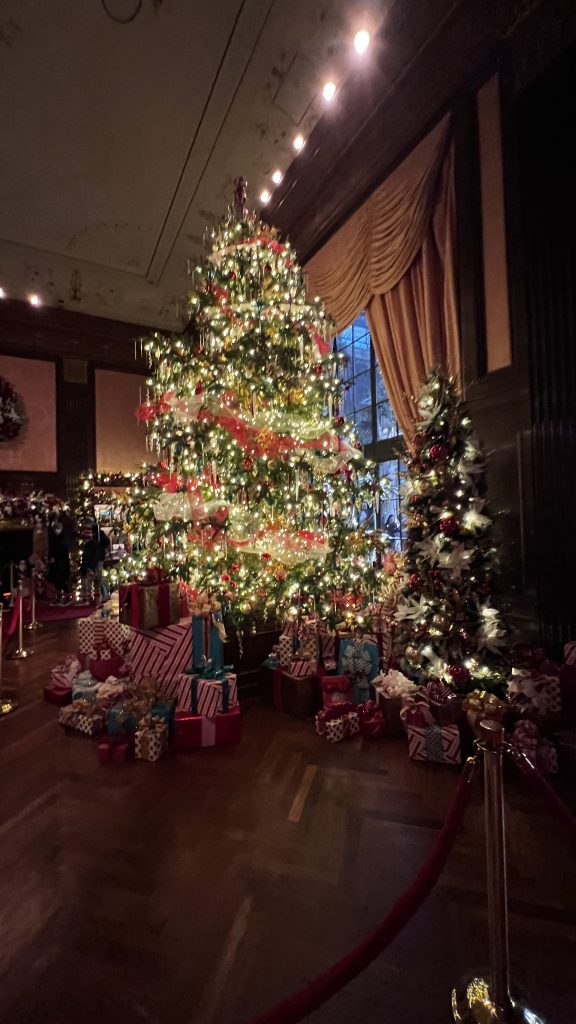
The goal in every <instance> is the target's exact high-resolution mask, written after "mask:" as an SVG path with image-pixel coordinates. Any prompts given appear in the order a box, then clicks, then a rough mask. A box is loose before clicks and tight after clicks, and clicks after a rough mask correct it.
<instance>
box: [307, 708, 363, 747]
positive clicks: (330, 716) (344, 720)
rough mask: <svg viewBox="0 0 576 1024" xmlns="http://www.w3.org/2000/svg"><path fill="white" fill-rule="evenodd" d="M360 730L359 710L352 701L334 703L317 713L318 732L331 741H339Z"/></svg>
mask: <svg viewBox="0 0 576 1024" xmlns="http://www.w3.org/2000/svg"><path fill="white" fill-rule="evenodd" d="M359 730H360V723H359V720H358V712H357V710H356V708H355V707H354V705H353V704H352V702H351V701H344V702H342V703H341V704H334V705H333V706H332V707H331V708H324V709H323V710H322V711H319V712H318V714H317V715H316V732H317V733H318V735H319V736H324V737H325V738H326V739H327V740H328V742H329V743H339V742H340V740H343V739H346V738H347V737H349V736H354V735H355V733H357V732H359Z"/></svg>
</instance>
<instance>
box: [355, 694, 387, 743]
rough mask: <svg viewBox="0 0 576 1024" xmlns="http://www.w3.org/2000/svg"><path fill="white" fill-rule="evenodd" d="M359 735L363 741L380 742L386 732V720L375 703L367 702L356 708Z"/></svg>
mask: <svg viewBox="0 0 576 1024" xmlns="http://www.w3.org/2000/svg"><path fill="white" fill-rule="evenodd" d="M356 711H357V712H358V721H359V723H360V735H361V736H362V738H363V739H365V740H381V739H382V738H383V736H384V733H385V732H386V719H385V717H384V714H383V712H382V711H381V709H380V708H379V707H378V705H377V704H376V702H375V701H373V700H367V701H366V703H365V704H359V705H358V707H357V708H356Z"/></svg>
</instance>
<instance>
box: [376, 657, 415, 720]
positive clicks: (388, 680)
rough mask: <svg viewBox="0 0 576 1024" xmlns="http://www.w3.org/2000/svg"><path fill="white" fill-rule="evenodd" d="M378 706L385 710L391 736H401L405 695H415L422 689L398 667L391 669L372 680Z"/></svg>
mask: <svg viewBox="0 0 576 1024" xmlns="http://www.w3.org/2000/svg"><path fill="white" fill-rule="evenodd" d="M372 685H373V686H374V689H375V691H376V700H377V702H378V706H379V707H380V708H381V709H382V711H383V712H384V717H385V718H386V724H387V726H388V728H387V732H388V735H389V736H399V735H401V733H402V732H403V731H404V730H405V726H404V724H403V722H402V720H401V718H400V711H401V709H402V703H403V700H404V698H405V697H409V696H412V697H413V696H415V695H416V694H418V693H420V689H419V687H418V686H416V684H415V683H413V682H412V681H411V680H410V679H408V678H407V676H405V675H403V673H402V672H399V671H398V669H390V670H389V671H388V672H386V673H382V674H381V675H379V676H376V678H375V679H373V680H372Z"/></svg>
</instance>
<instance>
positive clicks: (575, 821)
mask: <svg viewBox="0 0 576 1024" xmlns="http://www.w3.org/2000/svg"><path fill="white" fill-rule="evenodd" d="M510 755H511V757H512V761H513V763H514V764H515V765H516V767H517V768H518V769H519V771H520V772H521V773H522V775H524V777H525V778H527V779H529V780H530V782H531V783H532V785H533V786H534V788H535V789H537V790H538V792H539V793H541V794H542V796H543V797H544V798H545V800H546V801H547V802H548V804H549V805H550V807H551V808H552V810H553V811H554V813H555V815H556V817H557V818H558V820H559V821H560V823H561V825H562V826H563V828H564V829H565V830H566V832H567V833H568V835H569V836H570V838H571V840H572V842H573V843H574V846H576V818H575V817H574V815H573V814H572V812H571V810H570V808H569V807H567V806H566V804H565V803H564V801H563V800H561V799H560V797H559V796H558V794H557V792H556V790H555V789H553V787H552V786H551V785H550V783H549V782H548V781H547V779H545V778H544V776H543V775H542V773H541V772H540V771H539V770H538V768H537V767H536V765H535V764H533V762H532V761H531V760H530V758H529V757H528V755H527V754H525V753H524V751H523V750H514V749H513V748H511V749H510Z"/></svg>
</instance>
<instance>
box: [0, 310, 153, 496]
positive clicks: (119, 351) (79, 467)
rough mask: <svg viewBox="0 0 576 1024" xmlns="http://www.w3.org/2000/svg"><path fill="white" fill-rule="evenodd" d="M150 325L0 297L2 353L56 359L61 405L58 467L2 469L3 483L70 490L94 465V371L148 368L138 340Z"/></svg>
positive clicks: (8, 486)
mask: <svg viewBox="0 0 576 1024" xmlns="http://www.w3.org/2000/svg"><path fill="white" fill-rule="evenodd" d="M149 330H150V329H149V328H146V327H143V326H142V325H138V324H126V323H120V322H118V321H115V320H106V319H103V318H100V317H93V316H87V315H84V314H80V313H73V312H70V311H68V310H62V309H50V308H44V307H43V308H42V309H33V308H32V307H30V306H29V305H28V304H27V303H25V302H19V301H16V300H2V301H0V353H3V354H6V355H18V356H23V357H27V358H31V359H34V358H36V359H48V360H53V361H54V364H55V369H56V408H57V443H56V447H57V469H56V471H55V472H49V473H48V472H41V473H40V472H30V471H26V470H22V471H14V470H8V471H3V470H0V488H6V489H15V490H21V489H29V488H34V487H40V488H42V489H44V490H47V491H52V492H54V493H56V494H58V495H60V496H64V495H67V494H71V493H72V491H73V490H74V488H75V486H76V484H77V481H78V478H79V476H80V474H81V473H83V472H85V471H86V470H87V469H90V468H92V469H93V468H95V466H96V432H95V431H96V426H95V423H96V420H95V386H94V375H95V372H96V370H97V369H99V368H100V369H106V370H120V371H123V372H126V373H137V374H142V373H144V372H145V367H144V365H143V363H142V361H141V359H140V358H139V357H138V358H136V350H135V345H134V340H135V339H136V338H138V337H140V336H142V335H146V334H147V333H149ZM138 351H139V350H138ZM29 414H30V415H32V414H33V413H32V411H31V410H30V411H29Z"/></svg>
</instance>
